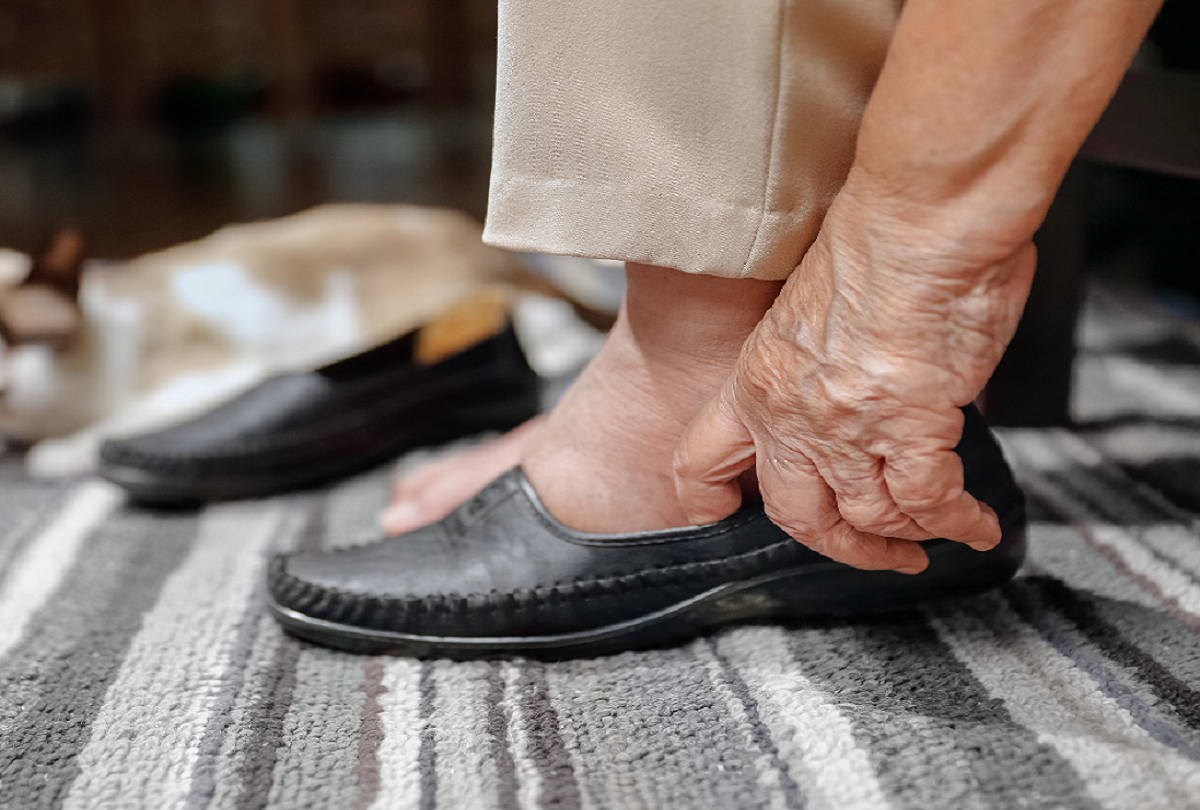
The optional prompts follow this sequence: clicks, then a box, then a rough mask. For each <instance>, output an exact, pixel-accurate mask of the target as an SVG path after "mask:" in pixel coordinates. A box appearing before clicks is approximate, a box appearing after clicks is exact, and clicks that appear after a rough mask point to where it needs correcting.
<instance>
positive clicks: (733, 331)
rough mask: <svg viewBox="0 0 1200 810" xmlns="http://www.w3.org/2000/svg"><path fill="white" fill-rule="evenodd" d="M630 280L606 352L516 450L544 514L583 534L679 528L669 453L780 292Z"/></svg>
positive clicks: (717, 283)
mask: <svg viewBox="0 0 1200 810" xmlns="http://www.w3.org/2000/svg"><path fill="white" fill-rule="evenodd" d="M627 277H628V281H629V285H628V290H627V293H626V298H625V305H624V306H623V307H622V310H621V314H620V317H619V318H618V320H617V323H616V325H615V326H614V327H613V330H612V332H611V333H610V334H609V337H608V340H607V342H606V343H605V345H604V347H603V348H602V349H601V351H600V353H599V354H598V355H597V356H596V358H595V359H594V360H593V361H592V362H591V363H590V364H589V365H588V367H587V368H586V369H585V370H584V372H583V374H582V375H580V378H579V379H578V380H577V381H576V382H575V384H574V385H573V386H572V387H571V389H570V390H569V391H568V392H567V394H566V396H565V397H564V398H563V399H562V401H561V402H560V403H559V404H558V406H557V407H556V408H555V409H554V411H552V412H551V413H550V414H549V416H548V418H547V419H546V421H545V424H543V425H542V426H541V427H540V428H539V429H538V430H537V431H536V433H534V434H533V435H532V436H531V437H530V438H529V440H528V441H527V442H526V444H525V446H524V449H523V451H522V453H521V466H522V467H523V468H524V470H525V474H526V475H527V476H528V477H529V480H530V482H531V483H532V484H533V487H534V489H535V490H536V491H537V493H538V495H539V496H540V498H541V500H542V502H543V504H544V505H545V506H546V508H547V509H548V510H549V511H550V513H551V514H553V515H554V516H555V517H556V518H558V520H560V521H562V522H563V523H565V524H566V525H567V526H570V527H571V528H573V529H577V530H580V531H589V532H630V531H648V530H653V529H664V528H670V527H673V526H683V525H686V524H687V516H686V515H685V514H684V512H683V510H682V508H681V507H680V505H679V502H678V500H677V498H676V496H675V485H674V479H673V474H672V461H673V457H674V453H675V448H676V445H677V444H678V442H679V439H680V437H681V436H682V435H683V431H684V429H685V428H686V427H687V425H688V423H689V422H691V420H692V419H693V418H694V417H695V416H696V414H697V413H699V411H700V409H701V408H702V407H703V406H704V404H705V402H707V401H708V399H709V398H710V397H711V396H712V395H713V394H714V393H715V392H716V391H717V390H718V389H719V388H720V386H721V385H722V384H723V383H724V381H725V379H726V377H727V376H728V375H729V373H730V372H731V371H732V369H733V366H734V364H735V363H736V361H737V357H738V352H739V351H740V349H741V345H742V342H743V341H744V340H745V338H746V336H747V335H748V334H749V333H750V331H751V330H752V329H753V328H754V326H755V325H756V324H757V323H758V321H759V319H760V318H761V317H762V314H763V313H764V312H765V311H766V310H767V308H768V307H769V306H770V304H771V302H772V301H773V300H774V298H775V294H776V293H777V292H778V289H779V285H778V284H776V283H774V282H764V281H754V280H740V279H739V280H733V279H723V278H714V277H711V276H689V275H686V274H684V273H680V272H678V271H675V270H666V269H663V268H657V267H646V266H632V265H631V266H629V267H628V268H627Z"/></svg>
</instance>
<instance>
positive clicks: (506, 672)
mask: <svg viewBox="0 0 1200 810" xmlns="http://www.w3.org/2000/svg"><path fill="white" fill-rule="evenodd" d="M524 666H525V662H524V661H516V662H513V661H505V662H502V663H501V665H500V678H501V680H502V681H503V682H504V697H503V698H501V706H502V708H503V711H504V714H505V715H506V716H507V717H508V742H509V746H508V750H509V751H510V752H511V754H512V761H513V773H514V775H515V776H516V794H517V795H516V800H517V801H516V804H515V805H514V806H515V807H519V808H522V810H535V808H538V807H541V806H542V801H541V799H542V787H543V785H542V773H541V769H540V768H538V766H537V763H536V762H535V761H534V758H533V752H532V751H531V748H532V741H531V737H532V734H531V729H530V727H531V725H532V724H533V723H534V722H535V720H533V719H532V718H530V717H528V716H526V713H525V705H524V701H523V700H522V698H521V680H522V672H521V670H522V669H523V668H524Z"/></svg>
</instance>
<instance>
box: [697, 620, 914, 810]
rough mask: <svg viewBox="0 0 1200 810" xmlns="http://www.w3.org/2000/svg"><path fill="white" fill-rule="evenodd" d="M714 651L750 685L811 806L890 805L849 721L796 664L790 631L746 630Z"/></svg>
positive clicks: (726, 637) (861, 809) (869, 808)
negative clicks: (717, 651)
mask: <svg viewBox="0 0 1200 810" xmlns="http://www.w3.org/2000/svg"><path fill="white" fill-rule="evenodd" d="M717 648H718V649H719V650H720V652H721V653H722V655H724V656H725V657H726V659H727V660H728V661H729V662H730V665H731V666H734V667H736V668H737V672H738V675H739V677H740V678H742V679H743V680H744V681H745V683H746V687H747V689H748V690H749V692H750V694H751V696H752V697H753V698H754V700H755V702H756V704H757V706H758V709H759V711H760V713H761V715H762V718H763V722H764V723H765V724H766V726H767V727H768V729H769V730H770V732H771V736H772V738H773V739H774V740H775V742H776V744H777V746H778V749H779V753H780V757H781V759H782V760H783V761H784V762H786V763H788V769H789V773H790V774H792V775H794V776H795V778H796V779H797V780H799V781H800V783H801V785H802V789H803V791H804V794H805V796H806V797H807V798H808V800H809V806H811V807H813V808H829V810H884V808H888V807H890V806H891V803H890V802H889V801H888V798H887V796H886V795H885V792H884V790H883V787H882V786H881V785H880V783H879V779H878V777H877V775H876V773H875V768H874V766H873V764H872V763H871V758H870V755H869V753H868V751H867V749H866V748H865V747H862V746H860V745H859V743H858V740H857V739H856V738H855V734H854V727H853V725H852V724H851V722H850V720H849V719H848V718H847V717H846V716H845V714H844V713H843V712H842V711H841V709H840V708H839V706H838V704H837V702H836V701H835V700H834V697H833V695H831V694H830V693H828V692H826V691H824V690H822V689H819V688H818V687H817V686H816V685H815V684H814V683H813V682H812V681H810V680H809V679H808V678H806V677H805V676H804V674H803V673H802V672H801V671H800V668H799V667H798V666H797V665H796V662H795V659H794V658H793V657H792V654H791V650H790V638H789V633H788V631H786V630H784V629H782V628H778V627H752V628H741V629H738V630H734V631H731V632H728V633H724V634H722V635H721V636H719V637H718V639H717ZM783 796H786V794H785V793H783V792H782V791H781V797H783ZM781 805H783V803H782V802H781Z"/></svg>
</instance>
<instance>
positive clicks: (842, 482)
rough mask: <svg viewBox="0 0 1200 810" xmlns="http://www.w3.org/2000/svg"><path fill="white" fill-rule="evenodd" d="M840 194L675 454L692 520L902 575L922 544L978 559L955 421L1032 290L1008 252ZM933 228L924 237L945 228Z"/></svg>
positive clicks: (974, 511)
mask: <svg viewBox="0 0 1200 810" xmlns="http://www.w3.org/2000/svg"><path fill="white" fill-rule="evenodd" d="M885 207H886V206H885V205H883V204H881V203H880V202H879V201H878V200H872V199H871V198H870V195H863V196H862V197H861V198H860V196H859V195H856V193H855V192H854V191H852V190H850V188H849V186H848V187H847V189H845V190H843V193H842V194H840V195H839V197H838V198H837V200H836V201H835V202H834V204H833V206H832V208H831V209H830V211H829V214H828V216H827V218H826V220H825V223H824V225H823V226H822V230H821V233H820V235H819V236H818V238H817V241H816V242H815V243H814V245H813V246H812V248H811V249H810V250H809V251H808V253H807V254H806V255H805V257H804V260H803V261H802V262H801V264H800V266H799V268H798V269H797V270H796V272H794V273H793V274H792V276H791V278H790V279H789V281H788V283H787V285H786V286H785V287H784V288H783V291H782V292H781V293H780V295H779V298H778V299H777V300H776V302H775V304H774V305H773V306H772V308H771V310H770V311H769V312H768V313H767V315H766V316H765V317H764V318H763V320H762V322H761V323H760V324H759V325H758V327H757V329H756V330H755V332H754V333H753V334H752V335H751V336H750V338H749V339H747V341H746V344H745V346H744V348H743V350H742V354H741V358H740V360H739V363H738V366H737V368H736V370H735V372H734V374H733V375H732V377H731V378H730V379H729V380H728V382H727V383H726V385H725V387H724V389H723V390H722V391H721V392H720V393H719V394H718V395H717V396H716V397H715V398H714V399H713V400H711V401H710V402H709V403H708V405H707V407H706V408H705V409H704V411H703V412H702V413H701V415H700V416H699V417H697V418H696V420H695V421H694V422H693V423H692V424H691V426H690V428H689V430H688V431H687V433H686V434H685V436H684V439H683V441H682V443H681V444H680V447H679V450H678V452H677V455H676V468H675V472H676V489H677V492H678V494H679V497H680V500H681V502H682V504H683V507H684V510H685V511H686V512H687V514H688V516H689V519H690V520H691V521H692V522H693V523H697V524H699V523H705V522H708V521H712V520H717V519H719V518H722V517H725V516H726V515H728V514H730V513H732V512H733V511H734V510H735V509H736V508H737V507H738V505H739V504H740V503H741V497H742V493H741V488H740V486H739V482H738V478H739V476H740V475H741V474H742V473H743V472H745V471H747V470H749V469H750V468H751V467H753V468H754V469H755V471H756V472H757V476H758V483H759V487H760V490H761V492H762V497H763V501H764V505H765V508H766V512H767V515H768V516H769V517H770V518H771V520H773V521H774V522H775V523H777V524H778V525H779V526H781V527H782V528H783V529H784V530H785V531H787V532H788V534H790V535H791V536H792V537H794V538H795V539H796V540H798V541H800V542H801V543H804V544H805V545H807V546H809V547H810V548H812V549H814V550H816V551H818V552H820V553H822V554H825V555H827V556H829V557H831V558H833V559H834V560H838V561H840V562H843V563H847V564H849V565H852V566H855V567H858V568H867V569H894V570H897V571H901V572H904V573H916V572H918V571H920V570H922V569H924V567H925V566H926V565H927V564H928V558H927V557H926V555H925V552H924V551H923V550H922V549H921V547H920V545H919V544H918V543H917V542H915V541H919V540H925V539H929V538H933V537H945V538H949V539H951V540H956V541H960V542H963V543H967V544H969V545H971V546H972V547H973V548H977V549H987V548H990V547H992V546H993V545H995V544H996V543H997V542H999V540H1000V527H999V524H998V522H997V519H996V516H995V514H994V513H993V512H992V510H991V509H990V508H988V507H987V506H986V505H985V504H982V503H980V502H978V501H977V500H975V499H974V498H973V497H971V496H970V495H969V494H967V493H966V492H965V491H964V489H963V470H962V464H961V462H960V461H959V458H958V456H957V455H956V454H955V452H954V447H955V445H956V444H957V443H958V440H959V437H960V434H961V431H962V414H961V412H960V410H959V407H960V406H962V405H965V404H967V403H969V402H971V401H972V400H973V399H974V398H975V397H976V396H977V395H978V394H979V392H980V390H981V389H982V388H983V385H984V383H985V382H986V381H987V379H988V377H989V376H990V375H991V373H992V371H993V369H994V368H995V366H996V364H997V363H998V362H999V360H1000V355H1001V353H1002V352H1003V351H1004V347H1005V346H1006V345H1007V343H1008V341H1009V339H1010V338H1011V337H1012V333H1013V331H1014V329H1015V328H1016V324H1017V320H1018V319H1019V317H1020V314H1021V310H1022V307H1023V306H1024V302H1025V298H1026V297H1027V295H1028V291H1029V284H1030V281H1031V280H1032V276H1033V268H1034V263H1035V251H1034V247H1033V245H1032V243H1030V242H1028V241H1024V242H1023V243H1021V244H1018V245H1016V246H1015V247H1014V246H1011V245H1008V244H1004V243H1002V242H997V243H990V242H988V241H985V240H979V239H973V238H962V239H958V240H953V239H947V238H945V237H944V236H940V235H939V232H938V231H936V230H932V229H930V228H929V226H928V225H924V226H923V225H917V224H913V223H914V222H920V221H921V218H920V217H919V216H910V215H909V214H910V213H911V212H908V211H886V210H885ZM953 230H954V228H943V229H941V233H945V232H947V231H953Z"/></svg>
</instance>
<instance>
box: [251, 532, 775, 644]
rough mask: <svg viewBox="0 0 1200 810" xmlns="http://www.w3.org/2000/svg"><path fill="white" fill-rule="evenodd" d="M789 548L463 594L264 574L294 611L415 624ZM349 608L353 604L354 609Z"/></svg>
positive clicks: (645, 585) (711, 567)
mask: <svg viewBox="0 0 1200 810" xmlns="http://www.w3.org/2000/svg"><path fill="white" fill-rule="evenodd" d="M791 547H797V544H796V541H794V540H792V539H791V538H788V539H787V540H783V541H780V542H778V543H773V544H771V545H769V546H764V547H763V548H760V549H755V550H753V551H749V552H745V553H743V554H739V555H736V556H733V557H726V558H723V559H720V560H704V561H701V562H695V563H682V564H680V565H674V566H665V567H662V568H650V569H646V570H645V571H637V572H634V573H632V574H624V575H621V576H618V577H604V578H596V579H587V580H575V581H572V582H567V583H555V584H553V585H548V586H543V587H540V588H531V589H519V590H516V591H513V592H497V591H493V592H491V593H487V594H480V593H476V594H468V595H466V596H464V595H461V594H430V595H427V596H412V595H410V596H407V597H394V596H386V595H385V596H376V595H373V594H365V593H357V592H354V591H343V590H341V589H339V588H334V587H325V586H319V585H313V584H311V583H307V582H304V581H303V580H300V579H299V578H298V577H295V576H294V575H292V574H290V573H288V572H287V570H286V565H287V558H286V557H279V558H276V559H275V560H274V561H272V564H271V569H270V579H271V585H272V589H273V590H276V592H277V593H278V594H279V595H280V597H281V599H282V601H285V602H287V606H288V607H290V608H292V609H294V610H298V611H300V612H302V613H306V614H308V615H311V616H314V617H316V618H322V619H326V620H328V621H340V620H339V619H336V618H333V616H334V615H335V614H342V615H346V614H348V613H354V614H357V615H358V617H359V619H360V623H362V624H368V625H371V626H378V625H379V620H380V619H383V620H384V621H386V615H387V614H389V613H392V612H393V610H392V607H393V605H395V604H399V605H404V606H405V609H404V610H403V611H402V612H403V614H404V615H405V616H406V617H407V618H408V619H409V622H412V623H415V619H416V618H417V617H418V616H420V615H422V614H424V615H428V616H431V617H447V616H450V617H453V616H454V615H456V614H457V615H465V613H466V611H467V608H468V600H471V599H473V598H479V599H482V600H484V602H485V603H493V604H495V605H496V607H497V609H504V608H507V609H508V611H509V612H511V613H514V614H515V613H518V612H524V611H536V610H538V609H539V608H542V607H544V606H547V605H552V604H554V603H555V602H556V601H562V600H563V599H568V600H574V599H575V598H577V597H576V594H577V592H579V591H581V590H584V589H588V588H596V589H597V592H596V593H595V597H604V596H616V595H619V594H621V593H624V592H628V591H632V590H647V589H652V588H655V587H661V585H662V584H664V583H670V582H671V581H679V580H682V579H686V578H690V576H691V575H694V574H696V573H698V572H701V571H702V572H704V573H706V574H712V575H716V574H719V573H720V572H721V571H724V570H735V569H737V568H738V567H740V566H748V565H749V564H750V563H751V562H752V561H754V560H756V559H758V558H761V557H769V556H771V555H773V554H774V553H775V552H777V551H779V550H780V549H784V548H791ZM292 583H296V584H299V585H300V586H302V587H301V588H299V589H298V592H297V593H296V594H295V596H294V597H292V598H286V597H287V595H288V594H289V593H290V592H291V590H292V589H291V587H290V586H291V585H292ZM564 590H568V591H569V592H570V594H569V595H567V594H564ZM581 595H582V594H581ZM369 600H377V602H376V605H377V609H376V610H374V611H365V612H363V613H359V611H360V610H364V609H365V603H366V602H368V601H369ZM305 603H309V604H305ZM355 608H358V610H356V609H355ZM409 622H403V623H409ZM344 623H349V622H344Z"/></svg>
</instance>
